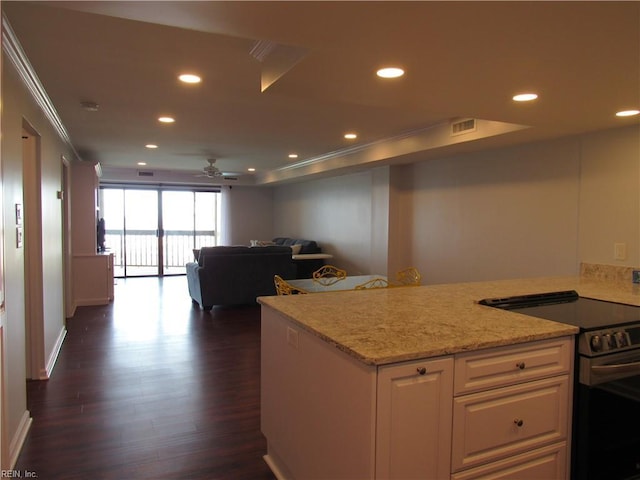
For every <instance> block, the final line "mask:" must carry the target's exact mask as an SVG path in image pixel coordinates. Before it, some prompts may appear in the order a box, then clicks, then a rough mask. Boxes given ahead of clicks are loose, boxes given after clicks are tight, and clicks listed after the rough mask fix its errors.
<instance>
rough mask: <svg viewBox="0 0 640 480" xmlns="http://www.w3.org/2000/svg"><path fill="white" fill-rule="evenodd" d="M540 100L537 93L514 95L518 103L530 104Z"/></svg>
mask: <svg viewBox="0 0 640 480" xmlns="http://www.w3.org/2000/svg"><path fill="white" fill-rule="evenodd" d="M536 98H538V95H537V94H536V93H519V94H518V95H514V96H513V99H514V100H515V101H516V102H530V101H531V100H535V99H536Z"/></svg>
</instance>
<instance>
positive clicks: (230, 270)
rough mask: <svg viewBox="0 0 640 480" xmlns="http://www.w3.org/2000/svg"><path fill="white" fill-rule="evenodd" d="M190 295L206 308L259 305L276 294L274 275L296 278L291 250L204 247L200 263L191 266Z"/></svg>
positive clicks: (279, 248) (188, 274)
mask: <svg viewBox="0 0 640 480" xmlns="http://www.w3.org/2000/svg"><path fill="white" fill-rule="evenodd" d="M186 267H187V283H188V286H189V295H191V298H192V299H193V301H194V302H197V303H198V304H199V305H200V306H201V307H202V308H203V309H205V310H210V309H211V308H212V307H213V306H214V305H241V304H251V303H255V301H256V298H257V297H259V296H263V295H275V294H276V290H275V285H274V283H273V276H274V275H276V274H277V275H280V276H281V277H282V278H284V279H291V278H294V277H295V272H296V269H295V266H294V264H293V261H292V259H291V247H289V246H269V247H244V246H234V247H222V246H221V247H203V248H201V249H200V254H199V257H198V262H197V263H196V262H191V263H187V265H186Z"/></svg>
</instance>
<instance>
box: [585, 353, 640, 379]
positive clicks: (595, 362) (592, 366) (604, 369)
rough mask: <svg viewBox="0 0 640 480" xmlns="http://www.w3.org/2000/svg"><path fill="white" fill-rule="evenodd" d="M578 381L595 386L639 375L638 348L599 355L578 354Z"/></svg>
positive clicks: (639, 360) (639, 355)
mask: <svg viewBox="0 0 640 480" xmlns="http://www.w3.org/2000/svg"><path fill="white" fill-rule="evenodd" d="M579 371H580V379H579V380H580V383H581V384H583V385H588V386H595V385H601V384H606V383H609V382H613V381H616V380H620V379H624V378H634V377H640V349H637V350H631V351H627V352H620V353H612V354H609V355H603V356H601V357H595V358H589V357H584V356H580V369H579Z"/></svg>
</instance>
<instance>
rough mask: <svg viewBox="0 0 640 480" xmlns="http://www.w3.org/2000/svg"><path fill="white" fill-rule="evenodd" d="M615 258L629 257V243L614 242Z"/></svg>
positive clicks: (623, 258) (624, 258)
mask: <svg viewBox="0 0 640 480" xmlns="http://www.w3.org/2000/svg"><path fill="white" fill-rule="evenodd" d="M613 258H614V259H615V260H626V259H627V244H626V243H614V244H613Z"/></svg>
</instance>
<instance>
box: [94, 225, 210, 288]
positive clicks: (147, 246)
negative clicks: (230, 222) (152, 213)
mask: <svg viewBox="0 0 640 480" xmlns="http://www.w3.org/2000/svg"><path fill="white" fill-rule="evenodd" d="M125 233H126V234H125ZM216 244H217V238H216V232H215V231H213V230H196V231H193V230H165V231H164V237H163V246H164V248H163V272H164V273H165V274H180V273H185V268H184V266H185V264H186V263H187V262H192V261H193V249H194V248H201V247H210V246H215V245H216ZM105 246H106V247H107V249H108V251H109V252H110V253H113V263H114V274H115V275H116V276H119V277H121V276H125V274H126V275H127V276H131V275H157V274H158V263H159V260H158V259H159V255H158V231H157V230H129V229H127V230H126V232H125V231H124V230H106V232H105Z"/></svg>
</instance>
